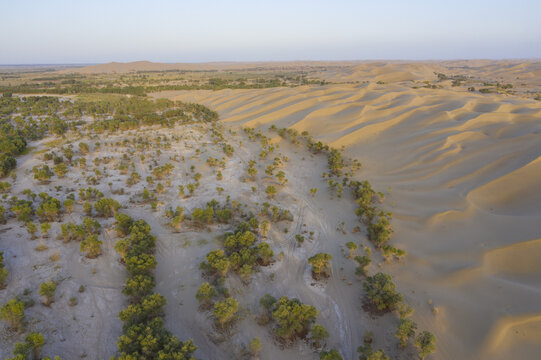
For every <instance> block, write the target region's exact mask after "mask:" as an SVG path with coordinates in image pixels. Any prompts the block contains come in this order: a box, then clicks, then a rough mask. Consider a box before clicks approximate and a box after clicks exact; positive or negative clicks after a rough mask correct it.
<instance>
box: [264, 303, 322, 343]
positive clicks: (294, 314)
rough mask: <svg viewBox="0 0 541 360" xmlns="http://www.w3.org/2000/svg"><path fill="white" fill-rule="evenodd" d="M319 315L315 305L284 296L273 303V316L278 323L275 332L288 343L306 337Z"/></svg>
mask: <svg viewBox="0 0 541 360" xmlns="http://www.w3.org/2000/svg"><path fill="white" fill-rule="evenodd" d="M317 315H318V312H317V309H316V308H315V307H314V306H311V305H306V304H303V303H301V302H300V301H299V300H298V299H289V298H287V297H286V296H283V297H281V298H280V299H279V300H278V301H277V302H275V303H274V304H273V311H272V318H273V319H274V320H275V321H276V322H277V324H278V326H277V328H276V329H275V334H276V335H277V336H278V337H280V339H282V341H284V342H286V343H288V342H292V341H294V340H295V339H296V338H297V337H300V338H304V337H305V336H306V334H308V331H309V329H310V326H311V325H312V323H313V322H314V321H315V320H316V317H317Z"/></svg>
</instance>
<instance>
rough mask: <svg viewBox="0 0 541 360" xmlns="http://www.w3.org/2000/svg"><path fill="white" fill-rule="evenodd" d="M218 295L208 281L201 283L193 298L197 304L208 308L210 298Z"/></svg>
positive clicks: (210, 303)
mask: <svg viewBox="0 0 541 360" xmlns="http://www.w3.org/2000/svg"><path fill="white" fill-rule="evenodd" d="M216 295H218V292H217V291H216V289H215V288H214V286H212V285H210V284H209V283H208V282H204V283H203V284H201V286H200V287H199V289H197V293H196V294H195V298H196V299H197V301H199V304H200V305H201V307H202V308H205V309H209V308H210V307H211V306H212V300H213V299H214V298H215V297H216Z"/></svg>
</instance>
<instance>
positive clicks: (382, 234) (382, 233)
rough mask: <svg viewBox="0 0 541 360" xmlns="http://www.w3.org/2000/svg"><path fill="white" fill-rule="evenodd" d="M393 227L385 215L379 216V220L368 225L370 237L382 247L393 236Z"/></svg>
mask: <svg viewBox="0 0 541 360" xmlns="http://www.w3.org/2000/svg"><path fill="white" fill-rule="evenodd" d="M392 232H393V229H392V228H391V224H390V223H389V220H388V219H387V217H385V216H378V222H377V223H372V224H371V225H370V226H369V227H368V238H369V239H370V241H372V242H373V243H374V245H376V247H377V248H381V247H382V246H383V245H384V244H385V243H386V242H388V241H389V239H390V238H391V234H392Z"/></svg>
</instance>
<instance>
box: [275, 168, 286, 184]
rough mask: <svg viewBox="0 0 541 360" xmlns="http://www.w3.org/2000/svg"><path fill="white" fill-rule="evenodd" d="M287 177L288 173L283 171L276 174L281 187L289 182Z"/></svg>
mask: <svg viewBox="0 0 541 360" xmlns="http://www.w3.org/2000/svg"><path fill="white" fill-rule="evenodd" d="M285 177H286V173H285V172H283V171H282V170H280V171H278V173H277V174H276V178H277V179H278V182H279V183H280V185H284V184H285V183H286V182H287V179H286V178H285Z"/></svg>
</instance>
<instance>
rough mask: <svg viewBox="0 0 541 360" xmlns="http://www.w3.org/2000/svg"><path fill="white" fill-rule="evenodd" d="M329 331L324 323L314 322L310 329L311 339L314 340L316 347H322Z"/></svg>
mask: <svg viewBox="0 0 541 360" xmlns="http://www.w3.org/2000/svg"><path fill="white" fill-rule="evenodd" d="M328 337H329V333H328V332H327V329H325V327H324V326H323V325H320V324H314V325H313V326H312V328H311V329H310V339H312V341H313V342H314V346H315V347H320V346H321V342H322V341H325V340H327V338H328Z"/></svg>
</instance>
